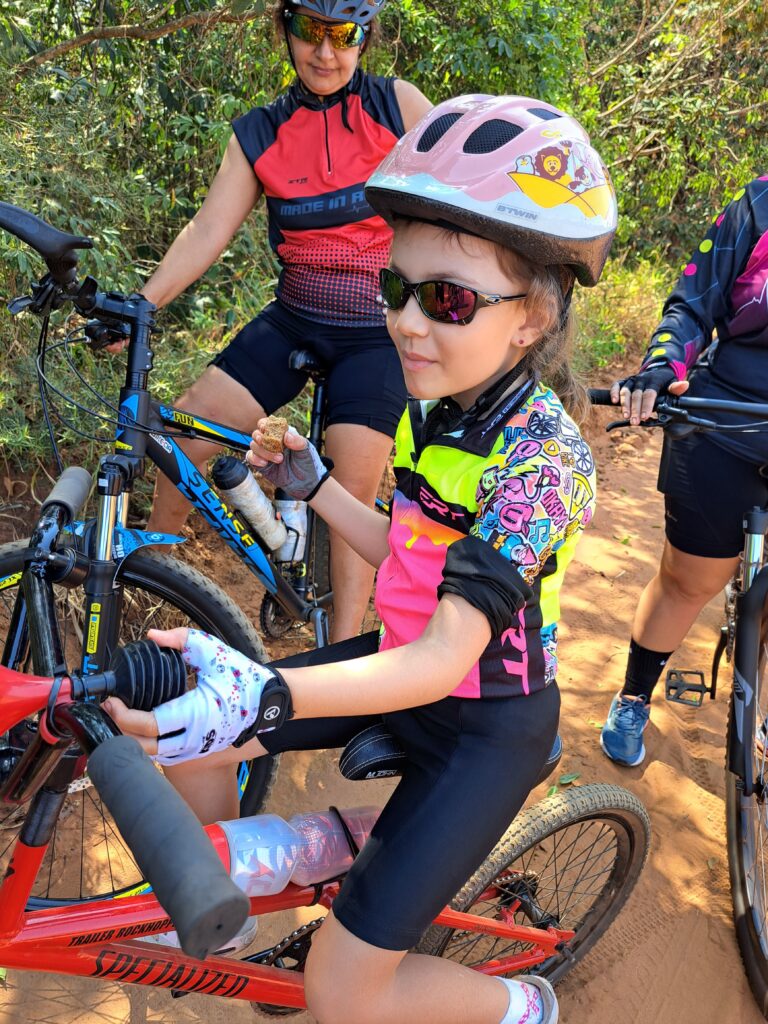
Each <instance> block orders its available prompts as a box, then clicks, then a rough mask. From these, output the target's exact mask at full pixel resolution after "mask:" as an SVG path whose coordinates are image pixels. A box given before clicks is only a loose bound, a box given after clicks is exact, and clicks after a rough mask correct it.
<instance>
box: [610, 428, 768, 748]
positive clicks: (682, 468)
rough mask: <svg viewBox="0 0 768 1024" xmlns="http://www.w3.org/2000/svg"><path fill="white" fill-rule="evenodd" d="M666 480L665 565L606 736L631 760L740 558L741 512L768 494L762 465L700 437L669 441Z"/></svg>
mask: <svg viewBox="0 0 768 1024" xmlns="http://www.w3.org/2000/svg"><path fill="white" fill-rule="evenodd" d="M660 487H662V488H663V489H664V491H665V509H666V534H667V539H666V542H665V544H664V550H663V552H662V556H661V561H660V563H659V568H658V570H657V571H656V574H655V576H654V577H653V579H652V580H651V581H650V582H649V583H648V584H647V585H646V587H645V589H644V590H643V592H642V594H641V596H640V600H639V602H638V606H637V610H636V612H635V617H634V621H633V624H632V635H631V638H630V645H629V655H628V659H627V669H626V674H625V679H624V686H623V687H622V689H621V691H620V692H619V693H618V694H617V695H616V696H615V697H614V699H613V701H612V702H611V707H610V709H609V712H608V718H607V720H606V723H605V725H604V727H603V730H602V732H601V736H600V744H601V746H602V748H603V751H604V752H605V754H607V756H608V757H610V758H611V760H612V761H615V762H616V763H617V764H622V765H626V766H630V767H633V766H635V765H638V764H640V763H641V762H642V761H643V759H644V757H645V745H644V743H643V732H644V730H645V728H646V726H647V724H648V720H649V715H650V702H651V697H652V694H653V691H654V689H655V687H656V684H657V683H658V680H659V677H660V676H661V673H662V670H663V669H664V667H665V666H666V663H667V661H668V659H669V658H670V656H671V655H672V654H673V653H674V651H675V650H676V649H677V648H678V647H679V646H680V644H681V643H682V642H683V640H684V639H685V637H686V635H687V633H688V630H689V629H690V628H691V626H692V625H693V623H694V622H695V621H696V619H697V617H698V615H699V613H700V612H701V610H702V609H703V608H704V606H705V605H706V604H707V603H708V602H709V601H711V600H712V598H713V597H716V596H717V594H718V593H719V592H720V591H721V590H722V589H723V587H724V586H725V585H726V584H727V583H728V580H729V579H730V578H731V576H732V575H733V573H734V571H735V569H736V567H737V565H738V552H739V551H740V550H741V547H742V541H743V534H742V526H741V513H742V512H743V511H744V509H745V508H748V507H749V506H750V505H752V504H763V503H764V502H765V500H766V497H768V491H767V490H766V482H765V480H764V479H763V478H762V477H761V476H760V475H759V473H758V470H757V467H756V466H753V465H752V464H751V463H748V462H745V461H743V460H741V459H738V458H735V457H734V456H733V455H731V454H730V453H729V452H726V451H724V450H723V449H720V448H717V447H716V446H714V445H712V444H707V443H702V442H699V441H697V440H696V439H695V438H694V439H693V440H686V441H684V442H682V443H678V442H675V443H673V444H670V443H665V450H664V456H663V459H662V469H661V473H660Z"/></svg>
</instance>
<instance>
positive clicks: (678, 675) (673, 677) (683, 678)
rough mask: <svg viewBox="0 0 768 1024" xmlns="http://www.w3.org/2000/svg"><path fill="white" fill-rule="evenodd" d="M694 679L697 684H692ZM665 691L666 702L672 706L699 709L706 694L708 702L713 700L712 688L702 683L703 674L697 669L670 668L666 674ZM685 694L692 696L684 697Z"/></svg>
mask: <svg viewBox="0 0 768 1024" xmlns="http://www.w3.org/2000/svg"><path fill="white" fill-rule="evenodd" d="M694 679H697V680H698V682H693V680H694ZM665 690H666V698H667V700H668V701H671V702H672V703H673V704H687V705H688V707H691V708H700V707H701V705H702V704H703V703H704V694H706V693H708V694H709V697H710V700H714V699H715V688H714V686H707V684H706V683H705V682H704V673H703V672H699V671H698V669H680V668H671V669H670V670H669V671H668V672H667V678H666V683H665ZM686 693H690V694H692V696H691V697H686V696H685V694H686Z"/></svg>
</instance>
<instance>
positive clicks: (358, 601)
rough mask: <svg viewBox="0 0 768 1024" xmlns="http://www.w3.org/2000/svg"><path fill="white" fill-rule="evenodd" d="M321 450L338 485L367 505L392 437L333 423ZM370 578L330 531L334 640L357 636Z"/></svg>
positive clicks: (372, 499)
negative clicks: (330, 465) (329, 463)
mask: <svg viewBox="0 0 768 1024" xmlns="http://www.w3.org/2000/svg"><path fill="white" fill-rule="evenodd" d="M325 448H326V452H327V454H328V455H329V457H330V458H331V459H333V463H334V468H333V476H334V477H335V478H336V479H337V480H338V481H339V483H340V484H341V485H342V487H344V488H345V489H346V490H348V491H349V492H350V494H353V495H354V496H355V497H356V498H359V499H360V501H362V502H364V503H365V504H366V505H368V506H373V504H374V502H375V500H376V493H377V491H378V487H379V482H380V481H381V477H382V474H383V473H384V470H385V468H386V465H387V459H388V457H389V453H390V452H391V450H392V438H391V437H388V436H387V435H386V434H382V433H379V431H377V430H372V429H371V428H370V427H363V426H360V425H359V424H357V423H337V424H334V425H333V426H330V427H328V430H327V431H326V439H325ZM373 575H374V570H373V569H372V568H371V566H370V565H368V563H367V562H365V561H364V560H363V559H362V558H360V556H359V555H357V554H355V552H354V551H353V550H352V548H351V547H350V546H349V545H348V544H346V543H345V542H344V541H343V540H342V539H341V538H340V537H339V536H338V535H337V534H336V533H334V532H333V531H331V585H332V586H333V636H332V640H333V641H334V642H338V641H340V640H346V639H347V637H352V636H355V634H357V633H358V632H359V630H360V624H361V622H362V621H363V616H364V615H365V610H366V608H367V607H368V602H369V600H370V596H371V587H372V585H373Z"/></svg>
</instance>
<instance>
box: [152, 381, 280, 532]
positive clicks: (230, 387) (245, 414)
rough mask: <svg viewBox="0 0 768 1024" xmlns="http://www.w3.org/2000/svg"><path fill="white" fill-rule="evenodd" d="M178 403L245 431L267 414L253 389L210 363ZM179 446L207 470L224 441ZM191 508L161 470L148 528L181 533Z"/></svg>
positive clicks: (196, 413)
mask: <svg viewBox="0 0 768 1024" xmlns="http://www.w3.org/2000/svg"><path fill="white" fill-rule="evenodd" d="M175 407H176V408H178V409H181V410H182V411H188V412H190V413H194V414H195V416H197V417H202V418H204V419H212V420H217V421H218V422H220V423H225V424H226V425H227V426H228V427H233V428H234V429H235V430H242V431H245V432H250V431H252V430H253V429H254V428H255V426H256V423H257V422H258V420H259V419H260V418H261V417H262V416H264V415H266V414H265V412H264V409H263V407H262V406H261V405H260V404H259V403H258V402H257V401H256V399H255V398H254V397H253V396H252V395H251V394H250V392H249V391H248V390H247V389H246V388H245V387H243V385H242V384H239V383H238V382H237V381H236V380H234V379H233V378H232V377H230V376H229V375H228V374H226V373H225V372H224V371H223V370H220V369H219V367H218V366H208V367H206V368H205V370H204V371H203V373H202V375H201V376H200V377H199V378H198V380H196V381H195V383H194V384H193V385H192V387H191V388H189V390H188V391H186V392H185V393H184V394H183V395H182V396H181V398H180V399H179V400H178V402H176V403H175ZM179 446H180V447H181V448H182V450H183V451H184V452H185V454H186V455H187V456H188V457H189V458H190V459H191V460H192V462H194V464H195V466H197V468H198V470H200V472H201V473H203V474H204V473H205V467H206V465H207V463H208V460H209V459H212V458H213V457H214V456H215V455H217V454H218V453H219V452H220V451H221V446H220V445H217V444H212V443H211V442H210V441H182V442H180V445H179ZM190 508H191V505H190V503H189V502H188V501H187V499H186V498H185V497H184V496H183V495H182V493H181V492H180V491H179V490H177V488H176V486H175V485H174V484H173V483H172V482H171V481H170V480H169V479H168V477H167V476H165V474H164V473H161V472H159V471H158V473H157V479H156V481H155V497H154V502H153V504H152V512H151V514H150V517H149V521H148V523H147V529H148V530H151V531H155V532H157V533H180V531H181V529H182V527H183V526H184V523H185V522H186V519H187V516H188V515H189V510H190Z"/></svg>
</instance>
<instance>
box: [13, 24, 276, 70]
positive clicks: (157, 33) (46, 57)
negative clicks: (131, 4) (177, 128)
mask: <svg viewBox="0 0 768 1024" xmlns="http://www.w3.org/2000/svg"><path fill="white" fill-rule="evenodd" d="M262 13H263V11H262V10H261V9H260V8H258V7H257V9H256V10H251V11H246V12H245V14H233V13H232V12H231V11H228V10H225V9H220V10H215V11H199V12H197V13H192V14H185V15H184V16H183V17H181V18H174V19H173V20H172V21H167V22H165V24H163V25H154V26H151V27H150V26H147V25H107V26H103V27H101V28H94V29H91V30H90V31H89V32H83V33H82V35H79V36H75V37H74V38H73V39H67V40H66V41H65V42H63V43H59V44H58V45H57V46H52V47H50V48H49V49H47V50H42V51H41V52H40V53H36V54H35V55H34V56H33V57H29V58H28V59H27V60H25V61H23V62H22V63H21V64H20V65H19V66H18V67H17V68H16V76H17V77H19V78H21V77H23V76H24V75H28V74H29V73H30V72H32V71H34V70H35V68H38V67H40V65H41V64H47V63H48V62H49V61H52V60H56V59H57V58H59V57H61V56H63V55H64V54H65V53H69V52H71V51H72V50H77V49H79V48H80V47H83V46H88V45H89V44H90V43H95V42H98V41H99V40H101V39H142V40H150V39H160V38H161V37H162V36H168V35H171V34H172V33H174V32H180V31H181V30H182V29H185V28H197V27H202V28H210V27H213V26H215V25H222V24H225V25H226V24H230V25H243V24H245V23H246V22H249V21H253V20H254V19H255V18H259V17H261V15H262Z"/></svg>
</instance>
